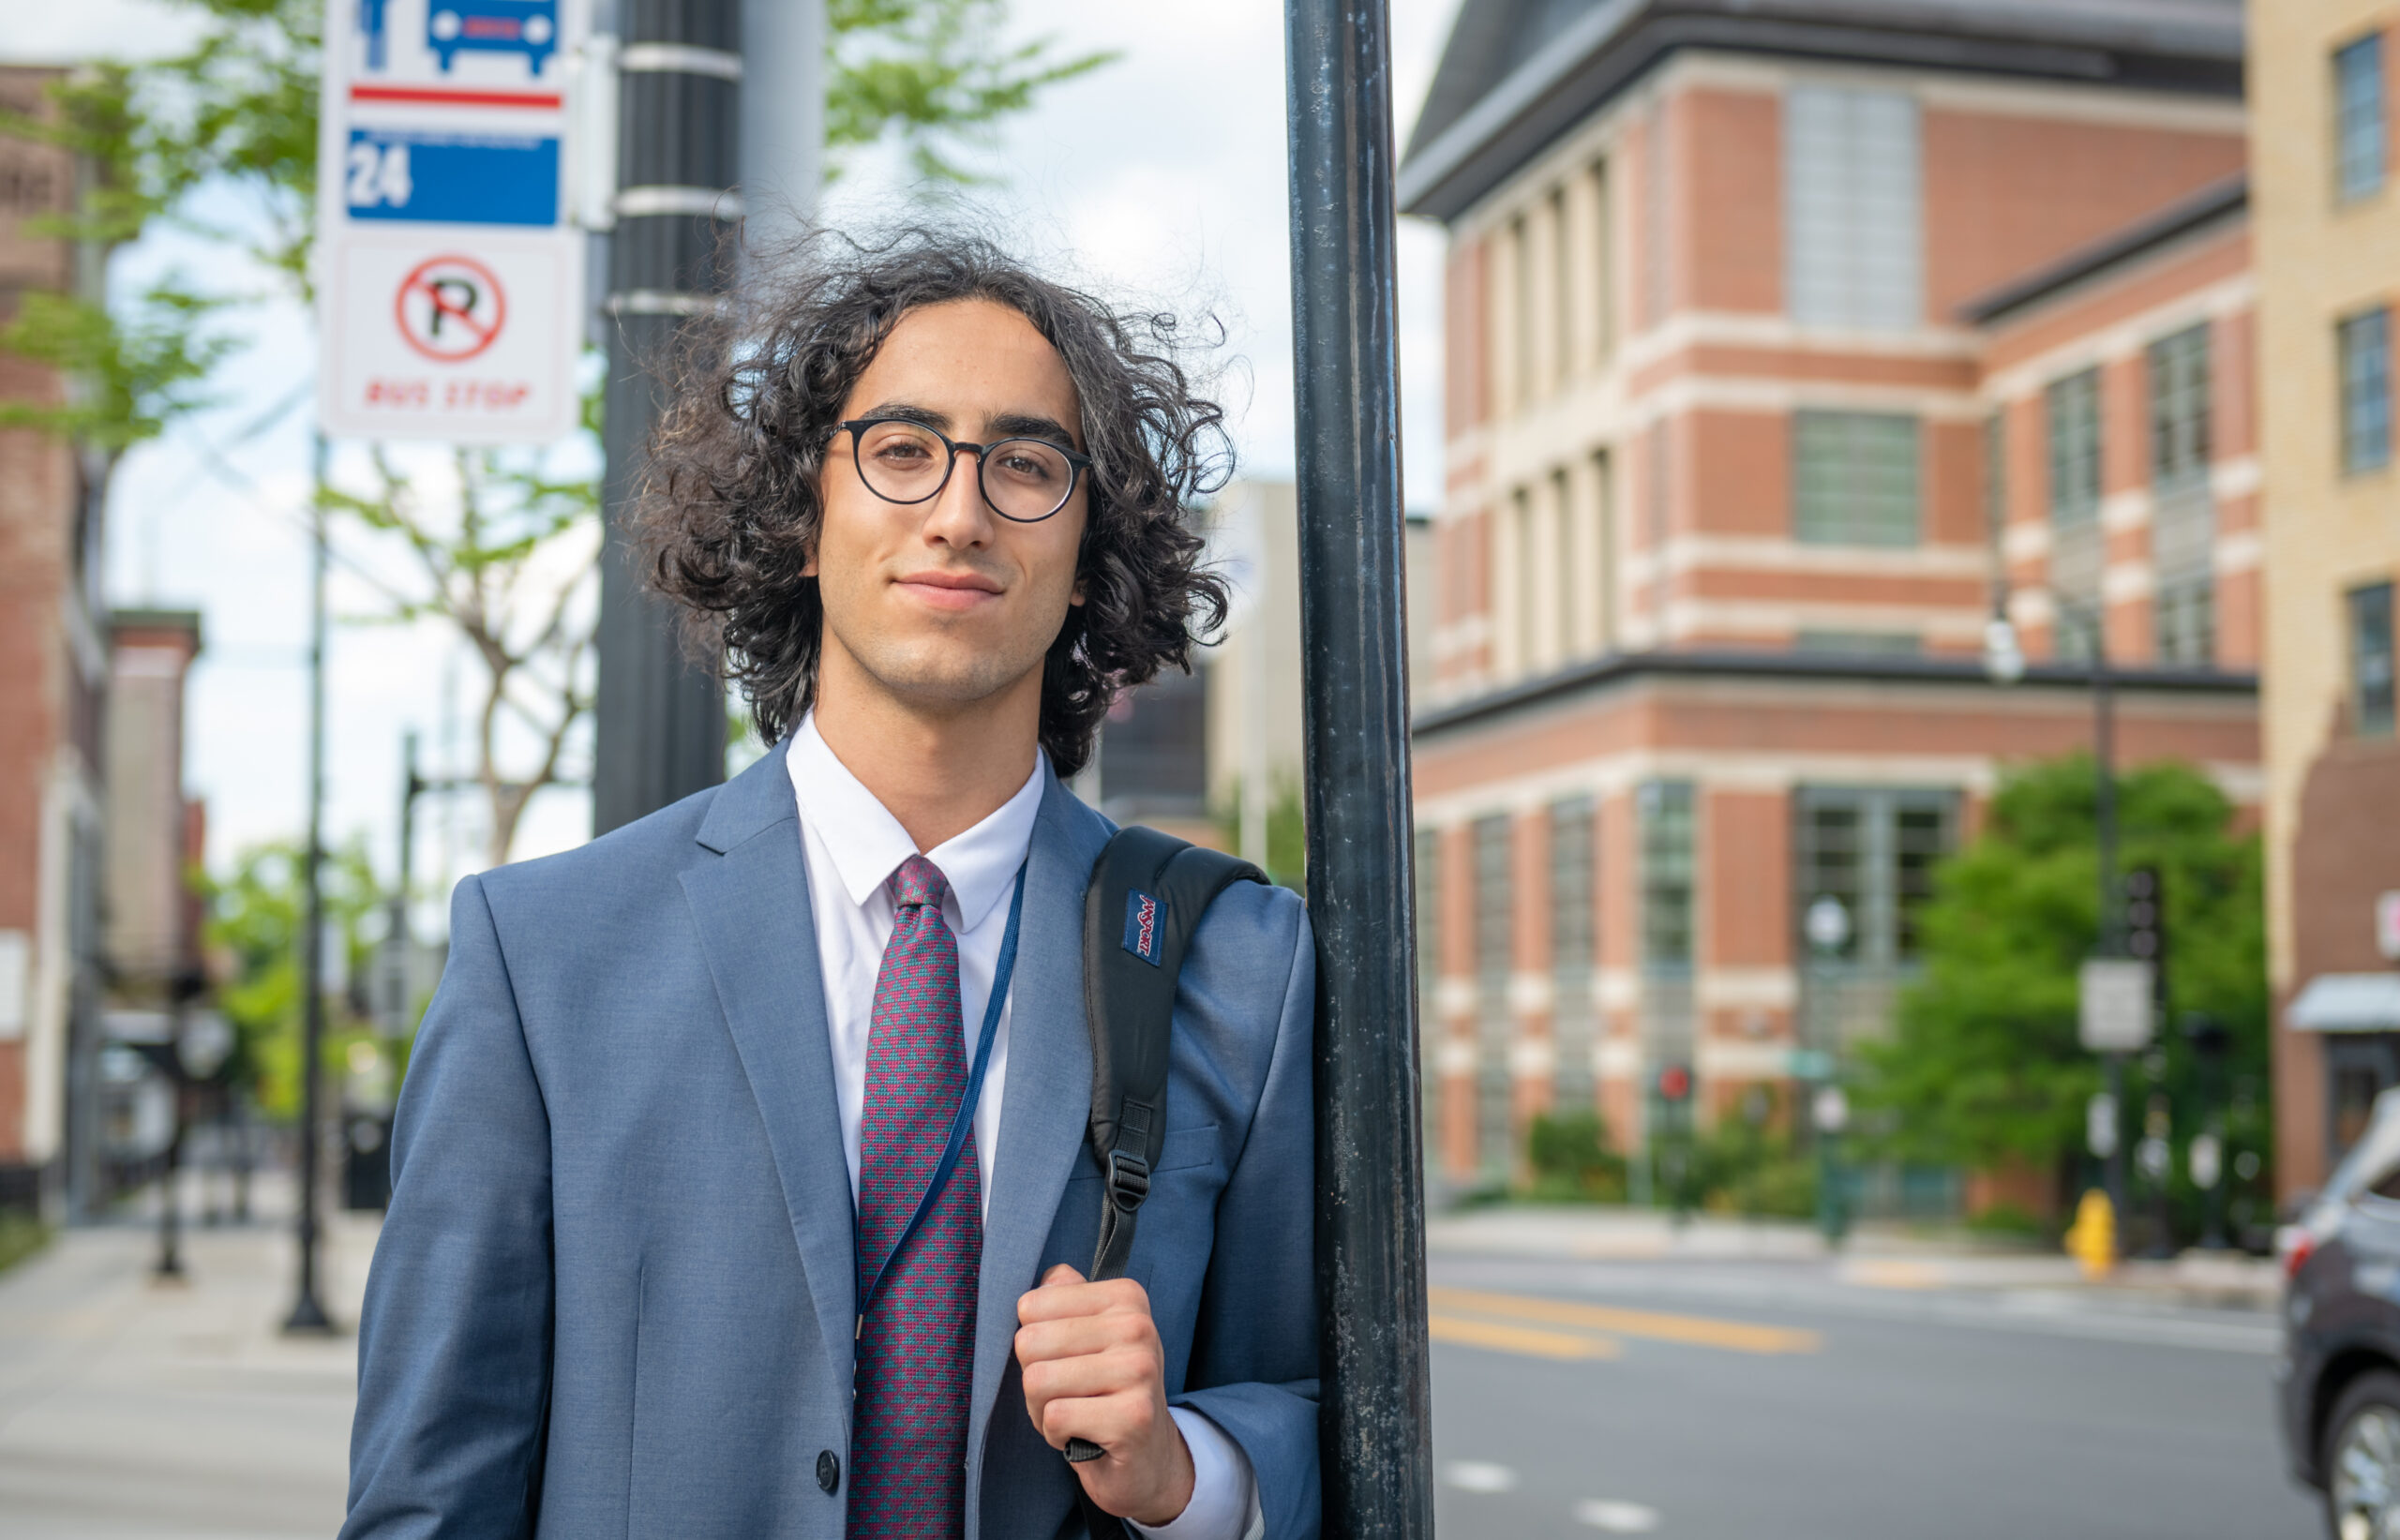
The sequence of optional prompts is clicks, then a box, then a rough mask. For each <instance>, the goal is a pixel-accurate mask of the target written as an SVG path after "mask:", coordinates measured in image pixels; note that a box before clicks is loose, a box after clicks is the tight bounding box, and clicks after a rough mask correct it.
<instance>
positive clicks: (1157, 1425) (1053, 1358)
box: [1016, 1263, 1192, 1528]
mask: <svg viewBox="0 0 2400 1540" xmlns="http://www.w3.org/2000/svg"><path fill="white" fill-rule="evenodd" d="M1016 1319H1017V1323H1018V1329H1017V1334H1016V1357H1017V1362H1018V1363H1020V1364H1022V1365H1024V1366H1025V1409H1026V1411H1027V1413H1029V1414H1030V1415H1031V1416H1032V1418H1033V1426H1034V1427H1035V1428H1038V1429H1040V1431H1041V1433H1042V1437H1043V1438H1044V1439H1047V1440H1048V1441H1049V1442H1050V1446H1051V1447H1052V1448H1054V1449H1064V1448H1066V1446H1067V1441H1068V1440H1069V1439H1071V1438H1078V1439H1088V1440H1090V1441H1091V1442H1092V1443H1096V1444H1099V1445H1100V1446H1101V1448H1102V1450H1103V1451H1104V1453H1102V1456H1101V1457H1100V1458H1098V1459H1094V1460H1087V1461H1085V1462H1084V1463H1082V1464H1080V1465H1077V1466H1074V1467H1072V1469H1073V1471H1074V1473H1075V1474H1076V1476H1077V1477H1078V1478H1080V1479H1081V1480H1082V1482H1083V1484H1084V1491H1085V1492H1086V1493H1087V1494H1088V1495H1089V1496H1090V1498H1091V1500H1092V1501H1093V1502H1094V1503H1098V1504H1100V1506H1101V1507H1102V1509H1103V1510H1104V1511H1106V1512H1108V1513H1111V1514H1114V1515H1116V1516H1117V1518H1130V1519H1132V1520H1133V1522H1135V1523H1137V1524H1145V1525H1148V1526H1151V1527H1154V1528H1155V1527H1156V1526H1158V1525H1161V1524H1166V1523H1171V1522H1173V1521H1174V1520H1175V1519H1176V1518H1179V1517H1181V1515H1182V1513H1183V1510H1184V1506H1185V1505H1186V1504H1187V1503H1190V1502H1191V1501H1192V1451H1191V1450H1189V1449H1187V1448H1185V1447H1184V1443H1183V1430H1182V1429H1181V1428H1177V1426H1176V1425H1175V1419H1174V1418H1173V1417H1172V1416H1169V1415H1168V1414H1167V1409H1166V1350H1165V1349H1164V1348H1162V1347H1161V1346H1160V1345H1159V1329H1158V1327H1157V1325H1156V1324H1155V1323H1152V1322H1151V1320H1150V1296H1149V1294H1148V1293H1146V1292H1145V1291H1144V1290H1143V1288H1142V1286H1141V1285H1140V1284H1138V1283H1136V1282H1134V1281H1133V1280H1132V1278H1112V1279H1110V1280H1109V1281H1108V1282H1105V1283H1086V1282H1085V1281H1084V1276H1083V1275H1082V1274H1081V1273H1078V1272H1076V1271H1075V1270H1074V1269H1073V1268H1072V1267H1070V1266H1068V1265H1067V1264H1066V1263H1059V1264H1058V1265H1057V1266H1056V1267H1053V1268H1051V1269H1050V1271H1048V1272H1047V1273H1044V1274H1043V1275H1042V1284H1041V1287H1039V1288H1037V1289H1034V1290H1032V1291H1031V1292H1029V1293H1026V1294H1024V1295H1022V1296H1021V1297H1020V1298H1019V1299H1018V1300H1017V1302H1016Z"/></svg>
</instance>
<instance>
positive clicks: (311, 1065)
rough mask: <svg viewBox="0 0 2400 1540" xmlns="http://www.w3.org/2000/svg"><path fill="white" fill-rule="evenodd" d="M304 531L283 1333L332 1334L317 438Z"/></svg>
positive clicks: (321, 484)
mask: <svg viewBox="0 0 2400 1540" xmlns="http://www.w3.org/2000/svg"><path fill="white" fill-rule="evenodd" d="M310 466H311V471H310V491H311V493H312V494H313V495H312V496H311V498H310V500H309V507H308V528H309V534H310V546H311V552H310V554H311V566H310V571H309V593H308V850H307V852H306V853H305V854H304V855H303V856H302V858H301V867H300V874H301V875H300V880H301V882H302V884H303V886H304V888H305V889H306V891H307V894H308V898H307V901H306V903H305V904H304V905H303V912H302V917H301V921H300V923H301V927H302V929H301V933H300V999H301V1008H302V1011H303V1014H302V1017H301V1022H302V1025H301V1032H300V1174H299V1180H300V1223H299V1229H298V1236H299V1241H300V1278H299V1280H298V1285H297V1289H296V1297H295V1298H294V1299H293V1302H292V1314H291V1315H290V1316H288V1317H286V1318H285V1320H284V1323H283V1329H284V1330H285V1331H287V1332H325V1331H331V1330H332V1329H333V1323H332V1322H331V1321H330V1320H328V1319H327V1318H326V1315H325V1308H324V1307H323V1305H320V1304H319V1303H318V1302H317V1165H318V1150H317V1123H318V1119H319V1118H320V1117H321V1116H322V1115H323V1108H322V1106H321V1103H320V1099H321V1095H322V1087H321V1082H322V1081H323V1079H324V1076H323V1073H322V1072H321V1070H322V1068H323V1067H322V1065H320V1063H319V1062H318V1061H319V1060H321V1059H323V1057H324V1051H325V991H324V978H325V958H324V949H325V892H324V883H323V866H324V860H325V843H324V833H325V830H324V818H325V558H326V551H325V506H324V501H323V499H324V489H325V436H324V435H323V433H319V434H318V435H317V436H316V444H315V447H314V452H313V455H312V456H311V461H310Z"/></svg>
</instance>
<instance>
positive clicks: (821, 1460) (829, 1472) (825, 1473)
mask: <svg viewBox="0 0 2400 1540" xmlns="http://www.w3.org/2000/svg"><path fill="white" fill-rule="evenodd" d="M841 1484H842V1462H841V1461H840V1460H838V1459H835V1458H833V1451H832V1450H831V1449H819V1450H818V1451H817V1485H818V1486H819V1487H822V1488H825V1492H826V1495H827V1496H829V1497H830V1496H832V1492H833V1489H834V1488H837V1487H839V1486H841Z"/></svg>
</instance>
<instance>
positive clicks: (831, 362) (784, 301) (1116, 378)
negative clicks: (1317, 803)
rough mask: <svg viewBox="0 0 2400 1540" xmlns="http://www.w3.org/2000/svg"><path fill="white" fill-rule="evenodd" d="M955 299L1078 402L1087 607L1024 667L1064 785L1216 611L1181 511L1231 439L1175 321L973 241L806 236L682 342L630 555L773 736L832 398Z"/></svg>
mask: <svg viewBox="0 0 2400 1540" xmlns="http://www.w3.org/2000/svg"><path fill="white" fill-rule="evenodd" d="M766 265H767V264H763V263H754V264H753V270H754V272H755V271H758V270H759V269H760V268H763V267H765V266H766ZM964 299H982V300H990V301H993V302H995V303H997V304H1000V305H1004V306H1007V307H1010V308H1011V309H1013V310H1015V311H1017V312H1018V313H1020V314H1022V315H1023V316H1024V317H1025V318H1026V319H1027V321H1031V322H1032V323H1033V326H1034V328H1035V329H1036V330H1038V331H1039V332H1041V334H1042V336H1045V337H1047V338H1048V339H1049V341H1050V344H1051V346H1053V347H1055V348H1056V349H1057V350H1058V355H1059V357H1060V358H1061V359H1062V360H1063V361H1064V362H1065V364H1066V366H1067V372H1068V374H1069V375H1070V376H1071V377H1072V379H1073V381H1074V385H1075V394H1076V396H1077V398H1078V400H1079V401H1080V403H1081V408H1082V413H1083V421H1082V425H1081V426H1082V428H1083V438H1084V448H1085V451H1086V453H1087V454H1089V455H1090V456H1091V460H1092V466H1091V470H1090V471H1089V473H1088V478H1087V486H1088V487H1089V491H1088V493H1087V500H1088V506H1089V508H1090V516H1089V517H1088V518H1087V521H1086V523H1085V527H1084V535H1083V546H1082V549H1081V552H1080V554H1079V556H1078V559H1077V568H1078V576H1079V577H1080V578H1081V580H1082V583H1083V592H1084V602H1083V603H1082V604H1081V605H1077V606H1072V607H1071V608H1070V610H1069V612H1068V616H1067V620H1066V623H1065V625H1064V626H1063V627H1061V628H1060V630H1059V632H1058V635H1057V639H1055V640H1054V641H1052V642H1051V644H1050V650H1049V654H1048V657H1047V660H1046V661H1045V663H1044V664H1043V666H1042V728H1041V737H1042V749H1043V750H1044V751H1045V752H1046V753H1047V754H1048V755H1049V756H1050V762H1051V764H1052V765H1053V766H1054V767H1055V768H1056V769H1057V772H1058V773H1059V774H1060V775H1072V774H1074V773H1075V772H1076V771H1077V770H1081V769H1082V768H1083V767H1084V765H1085V764H1086V763H1087V762H1088V761H1089V759H1090V757H1091V749H1092V743H1093V740H1094V739H1095V738H1096V736H1097V735H1098V733H1099V730H1100V724H1101V720H1102V717H1103V716H1104V715H1105V714H1106V713H1107V710H1108V706H1109V702H1110V700H1111V698H1112V697H1113V695H1115V693H1116V692H1117V690H1118V689H1121V688H1124V687H1127V686H1131V685H1137V684H1141V683H1144V682H1147V680H1150V679H1151V678H1152V677H1153V676H1155V675H1156V674H1157V673H1158V671H1159V669H1160V668H1161V667H1162V666H1163V665H1167V664H1174V665H1177V666H1178V667H1180V668H1182V669H1184V670H1185V671H1186V672H1189V671H1190V669H1191V666H1192V647H1193V645H1194V643H1195V642H1196V641H1197V640H1199V639H1200V638H1202V637H1204V636H1206V635H1208V634H1209V633H1211V632H1213V631H1215V630H1216V629H1217V628H1219V627H1220V626H1222V624H1223V623H1224V620H1225V605H1226V592H1225V584H1224V581H1223V580H1222V578H1221V577H1219V576H1216V575H1215V574H1214V573H1212V572H1209V571H1208V570H1207V569H1206V568H1204V567H1203V566H1202V565H1201V558H1202V551H1203V546H1202V542H1201V538H1200V536H1199V534H1198V533H1197V532H1196V531H1195V530H1194V529H1193V528H1192V525H1193V522H1194V518H1193V503H1194V501H1195V500H1197V499H1199V498H1202V497H1205V496H1207V494H1208V493H1210V492H1213V491H1215V490H1216V489H1217V488H1218V487H1220V486H1223V484H1224V481H1225V479H1226V477H1227V476H1229V475H1230V474H1231V471H1232V465H1233V455H1232V446H1231V443H1230V441H1228V440H1227V438H1226V435H1225V431H1224V412H1223V410H1222V408H1220V407H1219V406H1218V405H1217V403H1216V402H1214V401H1211V400H1207V399H1206V398H1204V397H1203V396H1200V395H1199V394H1197V390H1196V387H1195V381H1194V379H1193V377H1192V373H1191V371H1190V370H1189V369H1188V368H1187V367H1186V366H1185V364H1184V362H1183V356H1184V355H1185V354H1186V352H1187V351H1188V346H1187V344H1186V343H1185V340H1184V338H1183V336H1182V335H1181V329H1180V327H1179V326H1178V324H1177V321H1176V318H1175V317H1174V316H1172V315H1169V314H1159V313H1145V312H1125V311H1119V310H1117V309H1115V308H1112V307H1110V306H1108V305H1106V304H1104V303H1103V302H1102V301H1101V300H1099V299H1097V298H1094V297H1093V296H1092V295H1090V294H1087V293H1085V292H1081V291H1079V290H1075V289H1071V288H1068V287H1066V286H1064V285H1061V284H1059V283H1057V282H1054V281H1052V280H1050V279H1048V278H1045V277H1042V276H1040V275H1039V274H1037V273H1035V272H1034V271H1033V270H1032V269H1031V268H1030V267H1029V266H1027V264H1026V263H1024V262H1020V261H1018V260H1016V259H1015V258H1013V257H1012V256H1010V255H1009V254H1008V253H1006V252H1005V251H1003V250H1002V249H1001V248H1000V247H998V246H997V244H996V243H994V242H992V241H991V240H989V239H987V238H985V237H982V236H978V235H960V234H955V233H951V232H937V231H932V230H922V229H917V230H908V231H905V232H900V233H898V234H895V235H892V236H890V237H888V238H884V239H880V240H877V241H874V242H861V241H859V240H856V239H853V238H848V237H843V236H837V235H827V234H821V233H820V234H817V235H815V236H812V237H810V238H808V239H807V240H806V241H805V242H803V243H802V244H801V245H800V246H798V247H794V248H793V249H792V250H790V251H789V252H787V253H786V254H785V255H784V257H783V259H782V260H780V261H778V262H775V263H773V264H772V273H771V274H769V275H767V276H765V277H761V278H759V279H757V280H754V282H753V283H752V284H750V285H749V286H748V287H747V288H746V290H745V292H744V293H743V294H742V296H741V297H740V298H739V299H738V300H737V301H736V302H735V303H733V304H730V305H728V306H727V307H726V308H725V309H724V310H723V311H722V312H720V313H718V314H716V315H713V316H711V317H708V318H705V319H703V320H702V321H699V322H697V323H696V325H695V328H694V329H693V330H692V331H691V332H690V333H689V334H687V336H686V337H685V338H684V346H683V347H682V350H681V365H680V367H679V368H678V370H677V375H678V378H677V379H676V380H675V391H674V396H673V400H672V402H671V404H670V405H669V406H668V408H667V411H666V413H665V415H664V416H663V417H662V419H661V420H660V423H659V426H658V431H657V435H656V437H655V439H654V441H653V442H652V451H651V456H650V459H649V462H648V466H647V469H646V470H645V471H644V474H643V480H642V486H641V490H640V493H639V495H638V500H637V509H636V512H635V516H634V536H635V545H636V549H637V553H638V554H637V561H638V563H639V567H640V570H642V571H643V572H644V573H645V575H646V576H647V578H648V581H649V583H650V586H651V587H652V589H654V590H655V591H658V592H659V593H662V594H664V595H666V596H667V597H668V598H670V599H673V600H675V601H676V602H677V603H678V604H679V605H680V606H682V627H683V633H684V639H685V644H686V646H687V647H688V648H689V649H690V650H691V651H692V652H693V654H694V656H695V657H697V658H698V659H700V660H701V661H703V662H705V663H707V664H709V665H712V667H714V668H716V669H717V670H719V671H721V672H722V673H724V674H726V675H727V676H728V677H730V678H732V679H734V680H738V681H739V682H740V684H741V686H742V694H743V695H744V696H745V697H746V698H747V699H748V700H749V702H750V708H751V711H752V713H753V714H754V716H755V718H756V720H757V725H758V732H759V734H760V736H761V737H763V738H764V739H765V740H767V741H768V742H770V743H772V742H775V741H778V740H781V739H782V738H783V736H784V735H785V734H786V733H787V732H789V731H790V730H791V729H792V727H793V726H794V725H797V724H798V723H799V721H800V720H801V718H802V716H803V715H804V714H805V713H806V712H807V710H808V709H809V707H810V706H811V705H812V704H813V703H814V701H815V699H816V694H817V657H818V651H819V649H820V647H821V645H822V639H823V638H822V626H823V620H824V612H823V609H822V606H821V601H820V600H819V598H818V596H817V580H816V579H815V578H813V577H805V576H802V575H801V569H802V567H804V566H805V565H806V564H807V562H808V560H809V555H810V552H811V551H812V549H813V548H814V547H815V545H816V541H817V530H818V520H819V519H820V518H821V517H822V508H821V505H820V503H819V501H818V497H817V472H818V470H819V468H820V467H821V466H822V464H823V462H824V456H825V454H826V451H827V449H828V447H829V445H830V444H831V442H832V439H833V436H834V432H835V428H834V425H835V424H836V423H837V422H838V421H840V419H841V415H842V406H843V403H844V401H845V400H846V399H847V397H848V396H849V394H850V391H851V388H852V387H853V386H855V385H856V384H857V383H858V381H859V377H860V376H861V375H862V374H863V373H865V372H866V368H867V366H868V365H869V364H870V363H872V362H873V361H874V359H875V355H876V352H877V350H878V349H879V348H881V347H882V345H883V340H884V338H885V337H886V336H890V335H891V332H892V325H893V323H894V322H895V321H898V320H899V319H900V317H901V316H902V315H904V314H905V313H907V311H909V310H912V309H915V308H918V307H922V306H928V305H940V304H945V303H947V302H950V301H953V300H964ZM1220 336H1222V332H1221V333H1220Z"/></svg>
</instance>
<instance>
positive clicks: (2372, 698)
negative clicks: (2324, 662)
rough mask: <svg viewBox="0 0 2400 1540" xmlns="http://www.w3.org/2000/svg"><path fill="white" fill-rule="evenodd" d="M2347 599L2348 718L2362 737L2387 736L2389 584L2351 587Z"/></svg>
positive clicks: (2390, 684)
mask: <svg viewBox="0 0 2400 1540" xmlns="http://www.w3.org/2000/svg"><path fill="white" fill-rule="evenodd" d="M2349 601H2350V721H2351V724H2352V726H2353V730H2355V731H2356V732H2358V733H2359V734H2360V735H2361V736H2363V737H2374V738H2389V737H2391V736H2392V727H2393V666H2392V665H2393V657H2392V585H2391V584H2389V583H2375V584H2371V585H2369V586H2368V587H2366V588H2363V589H2352V590H2351V591H2350V595H2349Z"/></svg>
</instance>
